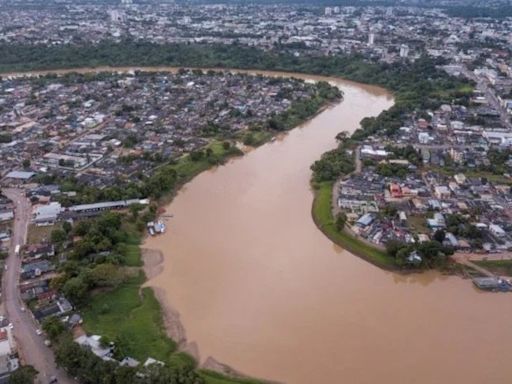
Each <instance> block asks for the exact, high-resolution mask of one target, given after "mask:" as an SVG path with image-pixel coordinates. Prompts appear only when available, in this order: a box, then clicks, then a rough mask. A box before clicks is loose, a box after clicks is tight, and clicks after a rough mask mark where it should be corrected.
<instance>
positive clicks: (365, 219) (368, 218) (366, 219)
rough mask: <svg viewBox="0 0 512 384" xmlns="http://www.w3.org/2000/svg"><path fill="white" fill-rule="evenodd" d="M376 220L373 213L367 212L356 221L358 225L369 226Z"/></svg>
mask: <svg viewBox="0 0 512 384" xmlns="http://www.w3.org/2000/svg"><path fill="white" fill-rule="evenodd" d="M374 220H375V216H374V215H373V214H371V213H366V214H364V215H363V216H361V217H360V218H359V220H357V221H356V225H357V226H358V227H361V228H365V227H367V226H369V225H370V224H371V223H373V221H374Z"/></svg>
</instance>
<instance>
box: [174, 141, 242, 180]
mask: <svg viewBox="0 0 512 384" xmlns="http://www.w3.org/2000/svg"><path fill="white" fill-rule="evenodd" d="M207 148H210V149H211V150H212V151H213V154H212V156H211V157H210V158H206V157H203V158H202V159H200V160H196V161H194V160H192V159H191V158H190V155H185V156H183V157H181V158H180V159H179V160H178V162H177V164H175V165H174V166H173V168H174V169H175V170H176V172H177V173H178V175H179V177H180V178H181V179H182V180H183V181H188V180H190V179H192V178H193V177H194V176H196V175H198V174H199V173H201V172H203V171H206V170H207V169H209V168H211V167H212V166H213V165H215V164H222V163H223V162H224V161H225V160H226V159H227V158H228V157H230V156H236V155H240V154H241V152H240V151H239V150H238V148H236V147H233V146H231V147H230V148H229V149H224V147H223V145H222V142H220V141H218V140H214V141H212V142H211V143H210V144H208V145H207V146H206V147H205V148H204V149H207Z"/></svg>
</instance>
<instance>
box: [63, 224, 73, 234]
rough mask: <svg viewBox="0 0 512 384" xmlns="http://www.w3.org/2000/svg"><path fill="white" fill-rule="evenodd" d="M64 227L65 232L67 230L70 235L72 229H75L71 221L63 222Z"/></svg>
mask: <svg viewBox="0 0 512 384" xmlns="http://www.w3.org/2000/svg"><path fill="white" fill-rule="evenodd" d="M62 229H63V230H64V232H66V234H68V235H69V234H70V233H71V230H72V229H73V226H72V225H71V223H70V222H69V221H65V222H64V223H62Z"/></svg>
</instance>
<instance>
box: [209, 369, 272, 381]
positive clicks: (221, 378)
mask: <svg viewBox="0 0 512 384" xmlns="http://www.w3.org/2000/svg"><path fill="white" fill-rule="evenodd" d="M199 377H201V378H202V379H204V381H205V383H206V384H262V382H261V381H258V380H254V379H232V378H229V377H226V376H224V375H221V374H220V373H217V372H214V371H210V370H207V369H203V370H200V371H199Z"/></svg>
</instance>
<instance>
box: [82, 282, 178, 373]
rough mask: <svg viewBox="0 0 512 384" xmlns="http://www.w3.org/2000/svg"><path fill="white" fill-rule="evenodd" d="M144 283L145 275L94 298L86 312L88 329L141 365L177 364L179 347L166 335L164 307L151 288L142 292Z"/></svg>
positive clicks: (85, 325) (85, 317)
mask: <svg viewBox="0 0 512 384" xmlns="http://www.w3.org/2000/svg"><path fill="white" fill-rule="evenodd" d="M143 280H144V277H143V275H142V274H141V275H140V276H138V277H136V278H132V279H130V280H129V281H127V282H125V283H123V284H122V285H121V286H120V287H118V288H116V289H114V290H113V291H108V292H102V293H98V294H96V295H94V296H92V297H91V299H90V301H89V304H88V305H87V307H85V308H84V309H83V311H82V315H83V318H84V328H85V330H86V331H87V332H88V333H90V334H99V335H102V336H104V337H106V338H108V339H109V340H111V341H114V342H116V344H117V345H118V346H119V348H120V349H121V351H122V353H123V354H125V355H127V356H131V357H134V358H136V359H137V360H139V361H141V362H144V361H145V360H146V359H147V358H148V357H153V358H155V359H158V360H162V361H165V362H168V363H171V362H176V359H175V358H173V356H172V355H173V354H174V352H175V351H176V344H175V343H174V341H172V340H171V339H170V338H168V337H167V335H166V333H165V329H164V325H163V321H162V313H161V308H160V304H159V303H158V301H157V300H156V298H155V295H154V293H153V291H152V290H151V289H150V288H142V289H141V288H140V285H141V284H142V282H143Z"/></svg>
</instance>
